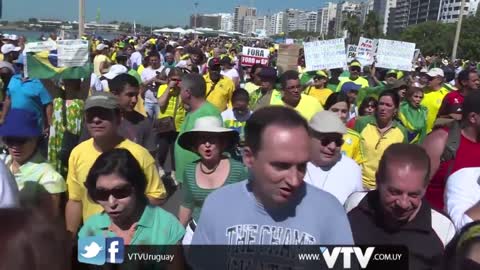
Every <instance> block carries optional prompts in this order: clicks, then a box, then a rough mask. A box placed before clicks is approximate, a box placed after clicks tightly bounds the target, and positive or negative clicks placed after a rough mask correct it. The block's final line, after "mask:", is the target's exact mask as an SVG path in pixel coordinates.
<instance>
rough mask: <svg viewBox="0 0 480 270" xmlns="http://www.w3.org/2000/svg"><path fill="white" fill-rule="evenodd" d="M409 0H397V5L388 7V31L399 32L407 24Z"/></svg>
mask: <svg viewBox="0 0 480 270" xmlns="http://www.w3.org/2000/svg"><path fill="white" fill-rule="evenodd" d="M409 14H410V0H397V6H396V7H395V8H392V9H390V15H389V17H388V29H387V32H388V33H399V32H401V31H402V30H403V29H405V28H407V26H408V17H409Z"/></svg>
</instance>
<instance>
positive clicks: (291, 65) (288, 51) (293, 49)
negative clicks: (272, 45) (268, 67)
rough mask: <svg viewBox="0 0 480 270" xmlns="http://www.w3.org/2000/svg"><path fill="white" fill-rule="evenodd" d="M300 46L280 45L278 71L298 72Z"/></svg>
mask: <svg viewBox="0 0 480 270" xmlns="http://www.w3.org/2000/svg"><path fill="white" fill-rule="evenodd" d="M299 52H300V46H299V45H297V44H280V45H279V49H278V59H277V69H278V71H279V72H280V73H283V72H285V71H287V70H297V64H298V55H299Z"/></svg>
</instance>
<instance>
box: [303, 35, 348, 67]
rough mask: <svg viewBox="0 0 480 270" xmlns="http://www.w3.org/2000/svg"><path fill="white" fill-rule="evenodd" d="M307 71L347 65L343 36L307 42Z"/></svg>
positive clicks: (305, 46)
mask: <svg viewBox="0 0 480 270" xmlns="http://www.w3.org/2000/svg"><path fill="white" fill-rule="evenodd" d="M304 48H305V64H306V71H315V70H322V69H332V68H343V67H344V66H346V65H347V56H346V55H345V41H344V39H343V38H337V39H329V40H319V41H313V42H305V43H304Z"/></svg>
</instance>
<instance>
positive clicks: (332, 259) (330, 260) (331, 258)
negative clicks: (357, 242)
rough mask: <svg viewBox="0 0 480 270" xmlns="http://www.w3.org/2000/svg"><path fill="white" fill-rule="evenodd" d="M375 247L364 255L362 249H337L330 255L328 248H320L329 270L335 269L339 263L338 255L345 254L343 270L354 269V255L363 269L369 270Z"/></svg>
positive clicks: (368, 249)
mask: <svg viewBox="0 0 480 270" xmlns="http://www.w3.org/2000/svg"><path fill="white" fill-rule="evenodd" d="M374 250H375V248H374V247H369V248H367V249H366V250H365V253H363V251H362V249H361V248H359V247H335V248H333V250H332V253H330V250H328V248H326V247H320V252H321V253H322V256H323V259H324V260H325V263H326V264H327V266H328V268H330V269H331V268H333V267H334V266H335V263H336V262H337V259H338V255H340V253H342V254H343V268H344V269H350V268H352V256H351V255H352V253H353V254H355V257H357V260H358V263H359V264H360V267H361V268H362V269H365V268H367V266H368V263H369V262H370V259H371V258H372V255H373V251H374Z"/></svg>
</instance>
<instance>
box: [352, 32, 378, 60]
mask: <svg viewBox="0 0 480 270" xmlns="http://www.w3.org/2000/svg"><path fill="white" fill-rule="evenodd" d="M376 47H377V46H376V42H375V41H374V40H373V39H369V38H364V37H361V38H360V40H359V41H358V46H357V59H358V61H360V63H361V64H362V66H370V65H372V64H373V61H375V50H376Z"/></svg>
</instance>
